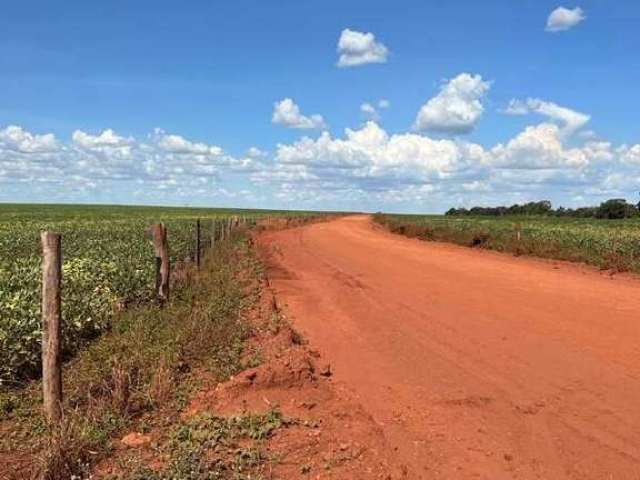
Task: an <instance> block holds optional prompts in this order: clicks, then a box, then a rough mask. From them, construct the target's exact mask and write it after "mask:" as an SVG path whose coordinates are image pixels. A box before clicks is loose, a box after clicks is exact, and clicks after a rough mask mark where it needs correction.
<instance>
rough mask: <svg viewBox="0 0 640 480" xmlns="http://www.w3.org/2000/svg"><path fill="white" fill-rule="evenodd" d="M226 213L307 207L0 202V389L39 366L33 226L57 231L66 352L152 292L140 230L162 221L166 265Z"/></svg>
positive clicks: (187, 252)
mask: <svg viewBox="0 0 640 480" xmlns="http://www.w3.org/2000/svg"><path fill="white" fill-rule="evenodd" d="M230 215H242V216H245V217H248V218H250V219H257V218H260V217H263V216H266V215H286V216H287V217H290V216H292V215H297V216H308V215H309V214H308V213H307V212H281V211H266V210H254V211H252V210H231V209H204V208H164V207H123V206H95V205H93V206H92V205H11V204H0V389H2V388H3V386H5V387H6V386H14V385H16V384H19V383H20V382H22V381H24V380H28V379H30V378H33V377H37V376H38V374H39V372H40V349H41V320H40V290H41V276H42V273H41V252H40V231H42V230H53V231H56V232H58V233H61V234H62V256H63V266H62V270H63V285H62V288H63V302H62V309H63V312H62V313H63V319H64V322H63V345H64V348H65V352H64V355H65V357H66V358H70V357H71V356H72V355H73V354H75V352H77V351H78V350H79V349H80V348H81V347H82V345H84V344H85V343H86V342H87V341H88V340H91V339H93V338H95V337H97V336H99V335H100V334H102V333H104V332H105V331H107V330H109V328H110V327H111V320H112V318H113V316H114V314H115V313H117V312H118V311H120V310H123V309H124V308H126V307H130V306H132V305H134V306H135V305H140V304H144V303H147V302H148V301H150V300H151V299H152V296H153V288H154V282H155V263H154V252H153V248H152V246H151V242H150V239H149V238H148V236H147V231H148V228H149V226H150V225H151V224H152V223H157V222H163V223H165V225H166V226H167V230H168V243H169V254H170V257H171V263H172V265H177V264H178V263H179V262H180V261H182V260H184V259H185V258H193V257H194V254H195V225H196V220H197V219H200V220H201V225H202V227H201V236H202V244H203V245H207V244H208V242H209V240H210V238H211V236H212V235H213V234H214V233H215V234H216V235H217V237H218V238H219V234H220V229H221V228H222V220H224V219H226V218H228V217H229V216H230Z"/></svg>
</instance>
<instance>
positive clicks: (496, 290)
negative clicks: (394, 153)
mask: <svg viewBox="0 0 640 480" xmlns="http://www.w3.org/2000/svg"><path fill="white" fill-rule="evenodd" d="M259 241H260V243H261V245H262V247H263V250H264V251H266V252H268V253H267V254H266V255H267V256H268V261H267V264H268V273H269V276H270V279H271V284H272V287H273V288H274V290H275V292H276V294H277V296H278V298H279V301H280V304H281V305H282V307H283V310H284V312H285V313H286V314H287V317H288V318H289V319H290V321H291V322H292V323H293V325H294V326H295V327H296V328H297V329H298V330H299V331H300V332H301V333H302V334H303V335H304V336H305V337H306V339H307V340H308V341H309V342H310V344H311V345H312V346H313V347H315V348H317V349H318V350H320V352H321V353H322V355H323V357H324V358H327V359H330V361H331V365H332V370H333V372H334V379H335V382H336V383H337V384H338V386H339V387H341V388H343V389H346V390H348V391H350V392H351V393H350V394H351V395H353V396H355V397H356V398H357V400H358V401H359V402H360V403H361V404H362V405H363V406H364V408H365V409H366V410H367V411H368V412H369V413H370V414H371V415H372V416H373V417H374V419H375V420H376V422H378V423H379V424H380V426H381V427H382V430H383V432H384V434H385V436H386V437H387V439H388V442H389V444H390V445H392V446H393V448H395V449H396V450H397V456H398V460H399V462H401V463H403V464H404V465H406V469H407V470H406V471H407V475H406V476H407V478H412V479H418V478H429V479H430V478H433V479H448V480H450V479H468V478H469V479H470V478H474V479H475V478H478V479H487V480H497V479H513V478H518V479H554V480H555V479H580V480H584V479H616V480H617V479H640V280H637V279H634V278H630V277H624V276H617V277H615V278H611V277H610V276H608V275H606V274H603V273H599V272H597V271H594V270H592V269H589V268H587V267H584V266H577V265H569V264H566V263H558V262H551V261H542V260H536V259H526V258H515V257H512V256H509V255H501V254H497V253H492V252H486V251H477V250H472V249H468V248H463V247H457V246H454V245H447V244H438V243H428V242H421V241H418V240H411V239H407V238H404V237H400V236H396V235H392V234H390V233H387V232H385V231H383V230H382V229H381V228H379V227H377V226H374V225H372V224H371V223H370V219H369V218H368V217H365V216H358V217H347V218H343V219H339V220H336V221H332V222H327V223H318V224H313V225H309V226H305V227H302V228H296V229H291V230H283V231H279V232H268V233H265V234H263V235H262V236H261V237H260V239H259Z"/></svg>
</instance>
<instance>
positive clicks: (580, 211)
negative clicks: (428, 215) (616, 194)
mask: <svg viewBox="0 0 640 480" xmlns="http://www.w3.org/2000/svg"><path fill="white" fill-rule="evenodd" d="M445 215H450V216H453V215H459V216H464V215H486V216H493V217H500V216H504V215H546V216H549V217H575V218H609V219H614V218H631V217H636V216H640V203H639V204H637V205H634V204H632V203H627V201H626V200H625V199H624V198H612V199H610V200H607V201H606V202H602V203H601V204H600V206H598V207H579V208H564V207H558V208H556V209H554V208H553V206H552V205H551V202H550V201H549V200H542V201H539V202H529V203H524V204H522V205H520V204H517V203H516V204H514V205H511V206H510V207H504V206H502V207H472V208H468V209H467V208H450V209H449V210H447V212H446V213H445Z"/></svg>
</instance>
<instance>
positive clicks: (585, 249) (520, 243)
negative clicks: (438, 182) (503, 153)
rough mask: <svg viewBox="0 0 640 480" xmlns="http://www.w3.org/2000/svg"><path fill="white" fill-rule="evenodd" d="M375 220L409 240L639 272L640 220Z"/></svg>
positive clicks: (378, 217) (430, 217)
mask: <svg viewBox="0 0 640 480" xmlns="http://www.w3.org/2000/svg"><path fill="white" fill-rule="evenodd" d="M375 220H376V221H377V222H378V223H381V224H383V225H385V226H386V227H387V228H388V229H389V230H391V231H393V232H397V233H401V234H404V235H407V236H409V237H416V238H421V239H424V240H435V241H445V242H453V243H457V244H460V245H467V246H472V247H480V248H489V249H492V250H498V251H504V252H512V253H515V254H518V255H532V256H538V257H544V258H553V259H558V260H569V261H575V262H585V263H588V264H591V265H595V266H597V267H600V268H603V269H614V270H617V271H633V272H636V273H640V219H639V218H637V217H636V218H629V219H622V220H600V219H583V218H566V217H565V218H563V217H561V218H558V217H550V216H549V217H547V216H502V217H486V216H477V217H474V216H460V217H457V216H442V215H382V214H378V215H376V216H375ZM518 232H519V234H518Z"/></svg>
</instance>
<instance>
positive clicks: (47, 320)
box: [40, 232, 62, 426]
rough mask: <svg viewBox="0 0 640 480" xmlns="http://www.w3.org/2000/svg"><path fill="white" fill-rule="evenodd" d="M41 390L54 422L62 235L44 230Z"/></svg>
mask: <svg viewBox="0 0 640 480" xmlns="http://www.w3.org/2000/svg"><path fill="white" fill-rule="evenodd" d="M40 240H41V242H42V393H43V397H44V398H43V400H44V402H43V403H44V415H45V418H46V420H47V422H48V423H49V425H51V426H55V425H57V424H59V423H60V419H61V418H62V363H61V347H62V345H61V341H62V338H61V337H62V332H61V329H62V301H61V295H60V291H61V286H62V237H61V235H60V234H58V233H53V232H42V233H41V234H40Z"/></svg>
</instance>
